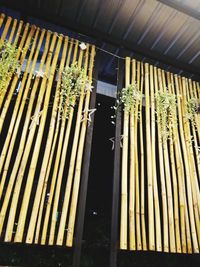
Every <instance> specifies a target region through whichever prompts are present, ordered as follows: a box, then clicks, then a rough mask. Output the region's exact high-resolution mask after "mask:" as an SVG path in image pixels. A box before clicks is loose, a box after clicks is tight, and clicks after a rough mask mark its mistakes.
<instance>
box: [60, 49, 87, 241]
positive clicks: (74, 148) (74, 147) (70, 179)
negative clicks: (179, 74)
mask: <svg viewBox="0 0 200 267" xmlns="http://www.w3.org/2000/svg"><path fill="white" fill-rule="evenodd" d="M88 53H89V47H88V46H87V50H86V54H85V64H84V69H85V74H86V73H87V68H88ZM81 64H82V52H80V55H79V67H80V66H81ZM84 91H85V88H84V86H83V87H82V89H81V95H80V100H79V106H78V114H77V119H76V127H75V133H74V139H73V145H72V151H71V158H70V164H69V170H68V177H67V183H66V187H65V195H64V201H63V206H62V212H61V218H60V224H59V228H58V235H57V240H56V244H57V245H62V244H63V238H64V231H65V225H66V218H67V214H68V209H69V199H70V195H71V189H72V182H73V174H74V168H75V158H76V154H77V149H78V139H79V134H80V127H81V118H82V117H81V113H82V109H83V101H84ZM66 145H68V140H67V143H66ZM66 148H67V147H66ZM66 148H65V150H64V154H62V159H61V161H63V159H64V157H65V154H66V151H67V149H66ZM63 168H64V165H63V166H61V168H60V170H59V172H60V173H61V174H60V175H63Z"/></svg>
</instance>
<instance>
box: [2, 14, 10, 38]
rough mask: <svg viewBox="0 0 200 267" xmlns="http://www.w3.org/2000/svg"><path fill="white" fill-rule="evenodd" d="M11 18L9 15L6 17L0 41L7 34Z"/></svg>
mask: <svg viewBox="0 0 200 267" xmlns="http://www.w3.org/2000/svg"><path fill="white" fill-rule="evenodd" d="M11 21H12V18H11V17H10V16H8V17H7V21H6V24H5V27H4V29H3V32H2V35H1V41H2V42H3V41H4V40H5V38H6V36H7V33H8V30H9V28H10V24H11Z"/></svg>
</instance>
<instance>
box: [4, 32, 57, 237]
mask: <svg viewBox="0 0 200 267" xmlns="http://www.w3.org/2000/svg"><path fill="white" fill-rule="evenodd" d="M55 41H56V34H54V36H53V39H52V42H51V47H50V50H49V53H48V57H47V63H46V70H45V75H44V77H43V79H42V84H41V87H40V89H41V90H40V93H39V97H38V101H37V105H36V109H35V115H34V116H35V117H36V119H37V116H38V114H39V112H40V109H41V105H42V102H43V97H44V92H45V90H46V82H47V76H48V72H49V66H50V62H51V58H52V52H53V49H54V45H55ZM30 127H31V128H30V131H29V135H28V138H27V142H26V145H25V149H24V153H23V157H22V159H21V162H19V158H18V159H17V161H16V165H14V168H13V172H14V173H16V171H17V169H18V166H19V165H20V166H19V171H18V175H17V182H16V184H15V189H14V194H13V197H12V203H11V208H10V212H9V220H8V224H7V229H6V235H5V241H10V240H11V238H12V229H13V224H14V219H15V213H16V208H17V202H18V198H19V194H20V189H21V184H22V181H23V175H24V171H25V168H26V164H27V160H28V156H29V153H30V150H31V146H32V142H33V137H34V134H35V130H36V122H34V121H33V122H32V123H31V126H30ZM22 138H24V137H23V136H22ZM15 175H16V174H15ZM18 226H19V225H18Z"/></svg>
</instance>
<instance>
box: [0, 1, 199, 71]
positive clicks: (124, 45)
mask: <svg viewBox="0 0 200 267" xmlns="http://www.w3.org/2000/svg"><path fill="white" fill-rule="evenodd" d="M1 2H2V3H1V5H4V6H5V7H8V8H12V9H15V10H18V11H21V10H23V11H24V6H26V5H25V4H22V2H23V1H22V2H21V1H20V2H18V1H13V0H12V1H11V0H10V1H8V0H7V1H5V0H2V1H1ZM26 13H27V16H34V17H36V18H39V19H41V20H46V21H48V22H51V23H54V24H56V25H60V26H62V27H65V28H68V29H69V30H71V31H74V32H77V33H80V39H81V35H86V36H88V37H92V38H94V43H96V41H97V42H105V43H108V44H111V45H113V46H115V47H119V48H121V49H126V50H127V55H128V54H130V52H134V53H136V54H138V55H142V56H144V57H146V58H147V59H148V58H149V59H153V60H155V61H159V62H161V63H164V64H166V65H170V66H173V67H175V68H178V69H180V70H183V71H185V72H188V73H192V74H195V75H198V76H200V69H199V68H197V67H194V66H192V65H191V64H188V63H185V62H182V61H181V60H177V59H176V60H175V59H174V58H173V57H170V56H168V55H167V56H166V55H163V54H162V53H159V52H157V51H154V50H151V49H149V47H145V46H141V45H138V44H136V43H131V42H128V41H126V40H122V39H119V38H116V37H114V36H112V35H111V34H108V33H105V32H103V31H101V30H97V29H95V30H94V29H92V28H89V27H87V26H84V25H83V24H80V23H79V22H77V21H73V20H72V21H71V20H68V19H67V18H66V17H65V16H55V14H50V13H49V12H48V13H45V12H44V10H42V9H38V8H34V7H32V6H31V8H27V10H26ZM147 61H148V60H147Z"/></svg>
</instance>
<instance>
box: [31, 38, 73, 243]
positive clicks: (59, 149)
mask: <svg viewBox="0 0 200 267" xmlns="http://www.w3.org/2000/svg"><path fill="white" fill-rule="evenodd" d="M72 48H73V41H71V43H70V47H69V52H68V55H67V61H66V66H69V61H70V58H71V53H72ZM77 49H78V46H77V42H76V46H75V50H74V54H76V55H77ZM73 58H74V59H73V60H76V58H75V57H73ZM74 62H75V61H74ZM74 62H73V63H74ZM61 104H62V103H61V99H60V107H61ZM73 112H74V109H73V108H71V110H70V114H69V118H68V122H67V130H66V133H65V124H66V119H65V118H62V123H61V129H60V133H59V132H58V130H59V125H60V114H59V115H58V117H57V126H56V127H57V132H56V135H58V133H59V140H58V147H57V152H56V159H55V163H54V169H53V176H52V179H51V186H50V192H49V199H48V202H47V207H46V212H45V218H44V224H43V230H42V237H41V244H45V241H46V235H47V229H48V223H49V215H50V209H51V205H52V201H53V195H54V190H55V185H56V179H57V185H56V188H59V189H56V190H58V194H56V195H59V192H60V191H59V190H60V186H59V185H61V180H62V175H63V173H62V174H61V175H58V169H59V167H60V168H61V165H62V166H63V163H64V160H63V161H61V160H60V158H61V152H62V147H66V145H63V142H64V135H65V140H68V139H69V134H70V130H71V123H72V118H73ZM56 135H55V137H54V143H56V140H57V136H56ZM67 142H68V141H67ZM63 151H64V149H63ZM52 153H53V151H52ZM62 153H64V152H62ZM65 155H66V154H65ZM59 164H60V166H59ZM49 168H50V165H49V166H48V169H49ZM49 171H50V170H49ZM57 175H58V178H57ZM47 179H48V175H46V178H45V181H47ZM46 187H47V183H46V182H45V187H44V189H43V194H45V192H46ZM43 198H44V197H43ZM57 200H58V197H57V198H56V199H55V200H54V205H55V202H57ZM42 208H43V205H42V203H41V206H40V213H41V212H42ZM54 210H55V211H53V214H54V213H55V221H56V211H57V208H55V209H54ZM40 217H41V215H40ZM39 229H40V222H38V223H37V229H36V237H35V243H37V242H38V236H39Z"/></svg>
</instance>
